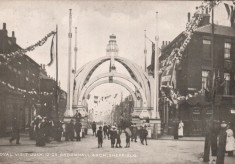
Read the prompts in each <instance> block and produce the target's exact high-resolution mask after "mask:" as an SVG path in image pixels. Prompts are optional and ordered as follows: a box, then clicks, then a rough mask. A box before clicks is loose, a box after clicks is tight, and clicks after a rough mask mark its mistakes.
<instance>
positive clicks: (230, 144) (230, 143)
mask: <svg viewBox="0 0 235 164" xmlns="http://www.w3.org/2000/svg"><path fill="white" fill-rule="evenodd" d="M226 133H227V139H226V152H228V156H233V151H234V150H235V142H234V136H233V130H232V129H231V124H230V123H228V126H227V130H226Z"/></svg>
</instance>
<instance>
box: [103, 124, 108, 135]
mask: <svg viewBox="0 0 235 164" xmlns="http://www.w3.org/2000/svg"><path fill="white" fill-rule="evenodd" d="M103 131H104V138H106V136H108V126H107V125H106V123H104V126H103Z"/></svg>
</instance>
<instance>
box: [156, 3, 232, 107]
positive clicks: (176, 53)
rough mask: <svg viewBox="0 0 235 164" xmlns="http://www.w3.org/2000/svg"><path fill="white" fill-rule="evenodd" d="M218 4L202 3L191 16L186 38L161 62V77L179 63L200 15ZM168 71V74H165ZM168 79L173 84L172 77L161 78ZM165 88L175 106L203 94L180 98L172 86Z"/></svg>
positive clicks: (199, 20) (185, 32)
mask: <svg viewBox="0 0 235 164" xmlns="http://www.w3.org/2000/svg"><path fill="white" fill-rule="evenodd" d="M220 2H221V1H220V0H217V1H204V2H202V4H201V5H200V6H199V7H198V8H197V10H196V12H195V13H194V15H193V16H192V19H191V20H190V22H188V23H187V25H186V30H185V31H184V35H185V36H186V38H185V40H184V41H183V42H182V44H181V46H180V47H179V48H178V47H176V48H174V49H173V50H172V52H171V53H170V55H169V56H168V57H167V58H166V59H165V60H163V61H161V68H160V71H159V74H163V77H164V74H165V75H167V74H168V73H170V69H171V68H174V67H176V66H177V65H179V64H180V63H181V61H182V57H183V52H184V51H185V49H186V47H187V45H188V44H189V42H190V40H191V38H192V35H193V32H194V31H195V30H196V29H197V28H198V25H199V23H200V22H201V20H202V18H203V14H202V13H203V12H204V10H208V11H211V9H212V8H213V7H215V6H217V5H218V4H219V3H220ZM234 16H235V14H234ZM233 19H234V18H233ZM184 55H186V54H184ZM168 70H169V72H167V71H168ZM172 72H174V69H173V70H172ZM169 79H171V80H172V81H171V82H174V77H173V76H171V78H169V76H168V78H163V80H165V81H167V80H168V81H169ZM167 87H168V88H169V94H170V95H169V97H168V98H167V99H168V100H169V101H170V102H171V103H170V104H175V103H176V104H178V103H179V102H180V101H185V100H187V99H188V98H189V97H194V96H197V95H198V94H202V93H203V91H202V90H200V91H197V92H195V93H194V95H190V94H189V95H186V96H180V95H179V94H178V93H176V92H175V91H174V89H173V85H167ZM161 89H162V88H161ZM174 99H177V101H175V100H174Z"/></svg>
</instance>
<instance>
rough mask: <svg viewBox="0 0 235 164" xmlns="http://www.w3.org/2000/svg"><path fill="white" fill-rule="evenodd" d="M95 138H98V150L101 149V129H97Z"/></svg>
mask: <svg viewBox="0 0 235 164" xmlns="http://www.w3.org/2000/svg"><path fill="white" fill-rule="evenodd" d="M97 138H98V148H100V147H102V143H103V132H102V127H101V126H100V127H99V130H97Z"/></svg>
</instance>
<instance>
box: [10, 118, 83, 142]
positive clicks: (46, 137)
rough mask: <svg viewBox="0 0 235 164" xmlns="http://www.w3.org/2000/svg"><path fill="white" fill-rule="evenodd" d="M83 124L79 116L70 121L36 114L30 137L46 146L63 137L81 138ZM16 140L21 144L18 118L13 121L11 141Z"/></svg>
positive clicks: (77, 139)
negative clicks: (66, 121) (55, 119)
mask: <svg viewBox="0 0 235 164" xmlns="http://www.w3.org/2000/svg"><path fill="white" fill-rule="evenodd" d="M81 131H82V124H81V122H80V119H79V117H77V118H74V119H71V121H70V122H69V123H64V122H62V121H53V120H50V119H48V118H47V117H41V116H40V115H38V116H36V117H35V118H34V119H33V121H32V122H31V124H30V128H29V138H30V139H31V140H35V142H36V146H45V145H46V143H50V142H51V141H57V142H61V141H62V137H64V138H65V141H73V140H76V141H80V140H81V136H82V134H81ZM13 140H16V144H20V142H19V141H20V126H19V123H18V121H17V118H14V119H13V122H12V136H11V138H10V139H9V142H10V143H12V141H13Z"/></svg>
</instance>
